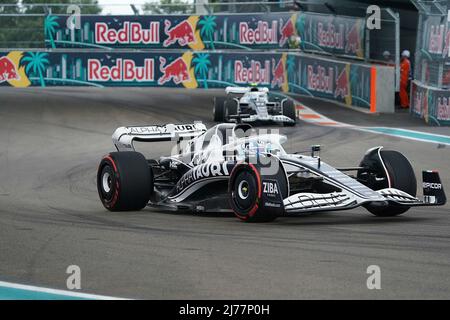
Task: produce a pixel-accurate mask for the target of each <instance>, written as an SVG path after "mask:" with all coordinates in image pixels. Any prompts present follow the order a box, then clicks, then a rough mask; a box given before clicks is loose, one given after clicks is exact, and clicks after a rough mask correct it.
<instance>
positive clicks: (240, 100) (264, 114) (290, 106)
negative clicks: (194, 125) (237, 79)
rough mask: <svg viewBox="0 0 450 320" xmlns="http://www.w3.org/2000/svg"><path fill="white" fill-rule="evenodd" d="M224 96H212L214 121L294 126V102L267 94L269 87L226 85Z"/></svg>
mask: <svg viewBox="0 0 450 320" xmlns="http://www.w3.org/2000/svg"><path fill="white" fill-rule="evenodd" d="M225 92H226V94H227V96H226V97H215V98H214V110H213V112H214V121H216V122H246V123H254V122H257V121H258V122H278V123H283V125H285V126H295V124H296V113H295V105H294V102H293V101H292V100H290V99H287V98H284V99H279V98H278V97H277V96H271V95H269V89H267V88H264V87H263V88H258V87H256V86H253V87H227V88H225Z"/></svg>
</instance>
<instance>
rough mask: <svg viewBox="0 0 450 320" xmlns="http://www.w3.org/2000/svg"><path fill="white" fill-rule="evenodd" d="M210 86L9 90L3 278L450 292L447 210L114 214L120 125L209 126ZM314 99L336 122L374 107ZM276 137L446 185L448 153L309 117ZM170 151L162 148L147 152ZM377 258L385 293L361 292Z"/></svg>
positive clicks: (229, 290)
mask: <svg viewBox="0 0 450 320" xmlns="http://www.w3.org/2000/svg"><path fill="white" fill-rule="evenodd" d="M220 92H221V91H220ZM215 93H217V91H202V90H198V91H185V90H175V89H135V88H129V89H115V88H110V89H93V88H75V89H74V88H67V89H61V88H51V89H50V88H49V89H45V90H43V89H20V90H18V89H13V88H0V123H1V126H0V280H2V281H9V282H15V283H21V284H30V285H36V286H44V287H50V288H55V289H67V288H66V277H67V276H68V275H67V274H66V273H65V271H66V268H67V266H69V265H78V266H80V268H81V271H82V283H81V285H82V291H83V292H87V293H97V294H103V295H109V296H117V297H126V298H150V299H260V298H263V299H310V298H313V299H323V298H325V299H329V298H337V299H372V298H373V299H404V298H412V299H421V298H424V299H431V298H437V299H442V298H447V299H448V298H450V210H449V208H450V207H449V205H446V206H444V207H434V208H428V207H424V208H414V209H411V210H410V211H408V212H407V213H405V214H404V215H402V216H399V217H394V218H377V217H375V216H372V215H371V214H370V213H369V212H367V211H366V210H365V209H363V208H360V209H354V210H351V211H340V212H327V213H323V214H317V215H309V216H303V217H298V218H279V219H277V220H276V221H275V222H272V223H266V224H248V223H243V222H240V221H238V220H237V219H236V218H235V217H233V216H232V215H224V214H217V215H212V216H209V215H196V214H175V213H164V212H158V211H155V210H153V209H145V210H142V211H140V212H127V213H110V212H107V211H106V210H105V209H104V208H103V207H102V205H101V203H100V201H99V199H98V195H97V190H96V183H95V179H96V170H97V165H98V162H99V160H100V158H101V156H102V155H104V154H106V153H107V152H108V151H112V150H113V145H112V142H111V134H112V132H113V131H114V129H115V128H116V127H118V126H122V125H132V124H136V125H139V124H158V123H170V122H180V123H184V122H191V121H194V120H203V121H204V122H206V123H207V124H208V125H210V124H212V123H211V117H212V96H213V95H214V94H215ZM307 102H309V103H310V104H309V106H311V107H313V108H314V107H317V108H319V109H320V108H321V107H320V106H321V105H322V109H324V110H325V111H327V112H329V113H328V114H327V116H329V117H332V118H333V117H334V116H336V120H340V121H343V120H348V122H350V121H351V122H353V123H358V121H359V119H361V122H363V123H364V125H370V124H371V120H370V118H368V117H367V115H365V114H361V113H359V112H354V111H351V112H348V113H347V117H346V118H345V119H338V118H339V117H341V115H340V111H339V110H341V109H339V108H335V113H336V114H333V112H332V110H333V109H332V108H330V109H326V108H323V103H321V102H314V101H307ZM311 104H314V105H311ZM330 110H331V111H330ZM330 113H331V114H330ZM374 119H375V118H374ZM376 119H380V118H376ZM387 119H390V118H387ZM401 119H402V120H399V121H398V123H394V124H396V125H402V124H404V125H405V126H407V123H409V116H408V115H405V116H404V117H403V118H401ZM374 121H375V122H377V121H379V120H374ZM392 121H393V120H392ZM411 121H412V120H411ZM374 125H379V124H378V123H374ZM420 125H421V124H420V123H419V122H417V121H414V126H415V129H418V128H417V127H418V126H420ZM422 127H423V128H424V130H426V129H427V128H426V127H425V125H423V124H422ZM271 128H272V129H276V128H277V127H271ZM281 132H282V133H284V134H286V135H287V136H288V137H289V142H288V143H287V144H286V145H285V148H286V149H287V151H298V150H305V149H308V147H309V146H310V145H311V144H321V145H322V146H323V151H322V154H321V155H322V159H323V160H324V161H326V162H328V163H330V164H332V165H336V166H348V165H357V164H358V163H359V160H360V159H361V157H362V155H363V153H364V151H365V150H367V149H368V148H370V147H373V146H377V145H383V146H385V147H386V148H390V149H395V150H398V151H400V152H402V153H404V154H405V155H406V156H407V157H408V158H409V159H410V161H411V162H412V164H413V167H414V168H415V169H416V170H417V171H416V175H417V176H418V180H420V177H421V171H420V170H421V169H438V170H440V172H441V176H442V180H443V183H444V185H445V186H446V188H447V191H448V190H450V150H449V147H442V146H440V147H438V146H437V145H436V144H432V143H422V142H416V141H411V140H403V139H400V138H395V137H388V136H383V135H378V134H371V133H366V132H359V131H356V130H351V129H345V128H331V127H320V126H316V125H311V124H306V123H303V122H302V123H299V125H297V126H296V127H295V128H281ZM168 150H170V148H168V146H167V145H165V144H161V143H158V144H152V145H151V147H150V148H148V146H147V148H146V149H145V150H144V151H145V152H147V153H148V152H149V153H151V154H152V155H153V157H158V156H159V155H162V154H163V153H165V152H167V151H168ZM418 182H419V185H420V181H418ZM369 265H378V266H379V267H380V268H381V287H382V289H381V290H368V289H367V287H366V279H367V277H368V274H366V269H367V267H368V266H369Z"/></svg>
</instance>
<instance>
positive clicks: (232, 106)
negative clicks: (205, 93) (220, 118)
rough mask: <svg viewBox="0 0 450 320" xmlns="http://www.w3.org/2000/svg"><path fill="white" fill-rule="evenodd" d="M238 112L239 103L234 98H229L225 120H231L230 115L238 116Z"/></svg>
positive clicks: (226, 102)
mask: <svg viewBox="0 0 450 320" xmlns="http://www.w3.org/2000/svg"><path fill="white" fill-rule="evenodd" d="M237 114H238V103H237V101H236V100H234V99H227V100H226V101H225V121H229V120H230V118H229V117H230V116H236V115H237Z"/></svg>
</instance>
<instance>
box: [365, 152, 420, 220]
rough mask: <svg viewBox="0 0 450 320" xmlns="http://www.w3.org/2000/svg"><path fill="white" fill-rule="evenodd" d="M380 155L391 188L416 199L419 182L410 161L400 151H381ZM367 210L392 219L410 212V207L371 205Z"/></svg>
mask: <svg viewBox="0 0 450 320" xmlns="http://www.w3.org/2000/svg"><path fill="white" fill-rule="evenodd" d="M380 154H381V158H382V159H383V162H384V165H385V167H386V171H387V173H388V174H389V180H390V182H391V188H395V189H399V190H401V191H404V192H406V193H408V194H410V195H412V196H414V197H415V196H416V193H417V180H416V176H415V174H414V170H413V168H412V166H411V163H410V162H409V161H408V159H407V158H406V157H405V156H404V155H403V154H401V153H400V152H398V151H392V150H381V151H380ZM366 208H367V210H369V212H371V213H372V214H374V215H376V216H379V217H392V216H397V215H399V214H402V213H404V212H406V211H408V210H409V208H410V207H405V206H396V205H389V206H387V207H386V206H371V205H369V206H367V207H366Z"/></svg>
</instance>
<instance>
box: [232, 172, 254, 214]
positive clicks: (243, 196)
mask: <svg viewBox="0 0 450 320" xmlns="http://www.w3.org/2000/svg"><path fill="white" fill-rule="evenodd" d="M256 192H257V190H256V180H255V177H254V176H253V175H252V174H251V173H249V172H247V171H243V172H241V173H240V174H238V176H237V177H236V180H235V182H234V188H233V201H234V203H235V205H236V207H237V208H238V209H239V211H240V213H242V214H247V213H248V211H250V210H251V209H252V208H253V206H254V204H255V201H256V198H257V195H256Z"/></svg>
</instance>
